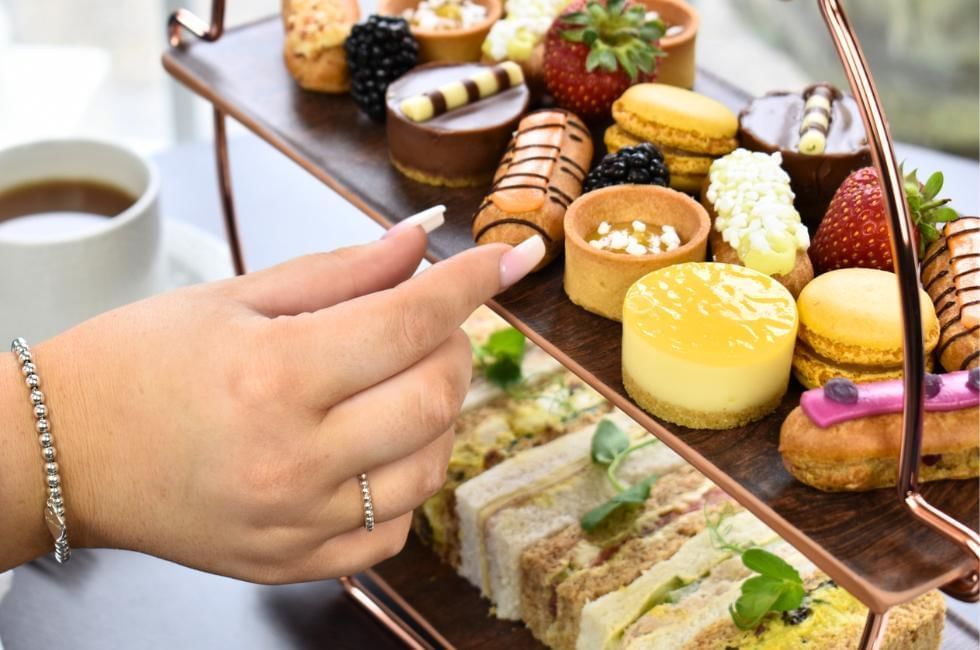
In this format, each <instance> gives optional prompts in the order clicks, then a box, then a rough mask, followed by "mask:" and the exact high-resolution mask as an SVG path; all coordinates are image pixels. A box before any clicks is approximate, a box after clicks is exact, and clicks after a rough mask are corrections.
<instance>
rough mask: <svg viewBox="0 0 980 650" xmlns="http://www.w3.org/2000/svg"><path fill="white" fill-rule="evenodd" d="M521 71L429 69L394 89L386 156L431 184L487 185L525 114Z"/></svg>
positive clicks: (472, 66) (468, 66) (510, 67)
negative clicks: (387, 153) (388, 155)
mask: <svg viewBox="0 0 980 650" xmlns="http://www.w3.org/2000/svg"><path fill="white" fill-rule="evenodd" d="M529 101H530V92H529V91H528V88H527V85H526V84H525V83H524V79H523V75H522V74H521V72H520V67H519V66H517V65H514V64H510V63H509V62H505V63H504V64H501V65H497V66H486V65H481V64H477V63H462V64H446V63H430V64H427V65H422V66H419V67H417V68H415V69H413V70H412V71H410V72H409V73H408V74H406V75H405V76H403V77H401V78H400V79H398V80H397V81H395V82H394V83H392V84H391V85H390V86H389V87H388V93H387V96H386V103H387V110H388V120H387V127H386V128H387V134H388V150H389V154H390V156H391V162H392V164H394V166H395V168H397V169H398V171H400V172H401V173H402V174H404V175H405V176H408V177H409V178H411V179H412V180H415V181H418V182H420V183H427V184H429V185H442V186H448V187H471V186H476V185H482V184H485V183H488V182H489V181H490V180H491V178H492V177H493V173H494V170H496V168H497V162H498V161H499V160H500V156H501V154H502V153H503V151H504V148H505V147H506V146H507V143H508V142H509V141H510V138H511V135H512V134H513V132H514V130H515V129H516V128H517V124H518V122H519V120H520V118H521V115H523V114H524V112H525V111H526V110H527V107H528V102H529Z"/></svg>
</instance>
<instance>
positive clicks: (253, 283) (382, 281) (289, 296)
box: [239, 206, 445, 318]
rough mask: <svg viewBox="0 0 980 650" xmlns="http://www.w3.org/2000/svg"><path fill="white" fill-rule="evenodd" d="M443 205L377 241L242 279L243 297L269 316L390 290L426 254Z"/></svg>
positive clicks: (278, 266)
mask: <svg viewBox="0 0 980 650" xmlns="http://www.w3.org/2000/svg"><path fill="white" fill-rule="evenodd" d="M444 211H445V207H444V206H436V207H435V208H430V209H428V210H426V211H424V212H420V213H419V214H417V215H414V216H412V217H409V218H407V219H405V220H403V221H401V222H400V223H398V224H397V225H396V226H395V227H393V228H392V229H391V230H390V231H388V233H386V234H385V236H384V237H383V238H381V239H379V240H377V241H374V242H371V243H368V244H362V245H359V246H351V247H348V248H339V249H337V250H335V251H331V252H329V253H315V254H312V255H305V256H303V257H298V258H296V259H294V260H290V261H288V262H285V263H283V264H279V265H277V266H273V267H271V268H268V269H264V270H262V271H258V272H256V273H251V274H249V275H247V276H245V277H244V278H242V279H241V287H240V289H241V293H240V294H239V298H240V299H241V300H242V302H244V303H246V304H247V305H249V306H251V307H252V308H253V309H255V310H256V311H258V312H260V313H262V314H264V315H265V316H268V317H270V318H272V317H275V316H295V315H297V314H301V313H305V312H315V311H318V310H320V309H325V308H327V307H332V306H333V305H336V304H338V303H341V302H346V301H347V300H351V299H353V298H357V297H359V296H363V295H367V294H370V293H374V292H376V291H382V290H384V289H390V288H392V287H394V286H396V285H398V284H401V283H402V282H404V281H405V280H407V279H409V278H410V277H412V275H413V274H414V273H415V270H416V269H417V268H418V266H419V263H420V262H421V261H422V257H423V256H424V255H425V248H426V244H427V239H426V233H428V232H431V231H432V230H434V229H435V228H438V227H439V226H440V225H442V223H443V220H444V217H443V213H444Z"/></svg>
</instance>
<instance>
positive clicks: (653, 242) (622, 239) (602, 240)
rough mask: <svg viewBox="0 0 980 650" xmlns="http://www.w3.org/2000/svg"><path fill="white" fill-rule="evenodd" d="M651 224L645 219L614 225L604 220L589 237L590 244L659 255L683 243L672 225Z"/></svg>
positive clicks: (632, 253) (613, 250) (607, 249)
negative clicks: (644, 220) (659, 225)
mask: <svg viewBox="0 0 980 650" xmlns="http://www.w3.org/2000/svg"><path fill="white" fill-rule="evenodd" d="M657 230H658V226H650V225H647V224H646V223H644V222H643V221H639V220H635V221H633V222H632V223H623V224H617V225H615V226H614V225H612V224H611V223H609V222H608V221H603V222H601V223H600V224H599V227H598V228H596V232H595V235H594V236H593V237H591V238H590V239H589V246H591V247H592V248H596V249H598V250H601V251H612V252H614V253H626V254H627V255H658V254H660V253H666V252H668V251H672V250H674V249H675V248H677V247H679V246H680V245H681V238H680V235H678V234H677V230H676V229H675V228H674V227H673V226H670V225H664V226H662V227H659V233H658V232H657Z"/></svg>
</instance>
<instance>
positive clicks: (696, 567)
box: [576, 512, 777, 650]
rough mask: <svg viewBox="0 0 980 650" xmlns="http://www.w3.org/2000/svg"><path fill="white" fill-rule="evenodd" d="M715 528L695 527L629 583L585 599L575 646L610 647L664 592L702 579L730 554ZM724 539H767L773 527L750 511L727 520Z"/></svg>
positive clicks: (750, 541) (734, 541)
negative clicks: (665, 556) (680, 543)
mask: <svg viewBox="0 0 980 650" xmlns="http://www.w3.org/2000/svg"><path fill="white" fill-rule="evenodd" d="M714 532H715V531H713V530H711V529H708V530H704V531H702V532H701V533H698V535H696V536H695V537H693V538H692V539H691V540H690V541H688V542H687V543H685V544H684V545H683V546H682V547H681V548H680V549H679V550H678V551H677V552H676V553H674V555H673V556H672V557H671V558H670V559H669V560H667V561H665V562H660V563H659V564H655V565H654V566H652V567H650V568H649V569H647V570H646V571H644V572H643V573H642V574H641V575H640V577H639V578H637V579H636V580H634V581H633V582H632V583H630V584H629V585H628V586H626V587H624V588H622V589H619V590H617V591H614V592H612V593H609V594H606V595H605V596H602V597H601V598H598V599H596V600H593V601H591V602H589V603H588V604H587V605H586V606H585V607H584V608H583V609H582V622H581V626H580V629H579V636H578V640H577V642H576V647H577V648H579V650H611V649H613V648H617V647H618V646H619V644H620V643H621V641H622V635H623V632H624V631H625V630H626V628H627V627H629V626H630V625H632V624H633V622H634V621H636V620H637V619H638V618H640V616H642V615H643V614H645V613H646V612H647V611H648V610H649V609H651V608H652V607H653V606H655V605H656V604H658V603H660V602H662V601H663V600H664V599H665V598H666V597H667V595H668V594H670V593H671V592H673V591H675V590H677V589H679V588H681V587H683V586H684V585H688V584H691V583H693V582H696V581H697V580H700V579H701V578H703V577H704V576H705V575H707V574H708V573H710V571H711V569H712V568H713V567H715V566H716V565H718V564H721V563H722V562H724V561H725V560H727V559H728V558H730V557H732V555H733V554H734V553H733V552H732V551H731V550H729V549H728V548H722V547H721V545H719V544H718V543H717V539H716V535H715V534H714ZM725 536H726V539H727V540H728V542H729V543H730V544H733V545H737V546H750V545H757V546H758V545H766V544H769V543H771V542H774V541H775V540H776V539H777V536H776V533H774V532H773V531H772V530H770V529H769V528H768V527H767V526H766V525H765V524H763V523H762V522H761V521H759V520H758V519H756V518H755V517H753V516H752V515H751V514H749V513H748V512H739V513H736V514H734V515H732V516H731V517H729V518H728V520H727V530H726V535H725Z"/></svg>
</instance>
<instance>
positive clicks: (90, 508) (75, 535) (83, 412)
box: [25, 330, 109, 550]
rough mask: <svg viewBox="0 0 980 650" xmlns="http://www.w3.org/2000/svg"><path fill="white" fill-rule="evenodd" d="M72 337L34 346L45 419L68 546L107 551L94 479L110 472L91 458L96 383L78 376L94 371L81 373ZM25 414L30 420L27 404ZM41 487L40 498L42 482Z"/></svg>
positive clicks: (38, 468)
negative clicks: (55, 452)
mask: <svg viewBox="0 0 980 650" xmlns="http://www.w3.org/2000/svg"><path fill="white" fill-rule="evenodd" d="M73 332H75V330H69V331H68V332H66V333H63V334H61V335H59V336H56V337H55V338H53V339H49V340H48V341H45V342H44V343H42V344H40V345H37V346H34V347H33V351H34V358H35V364H36V366H37V371H38V374H39V376H40V377H41V382H42V383H41V390H42V391H43V392H44V395H45V403H46V404H47V405H48V408H49V409H50V415H49V416H48V419H49V420H50V422H51V430H52V434H53V436H54V444H55V446H56V447H57V450H58V457H57V461H58V467H59V472H60V474H61V492H62V495H63V498H64V502H65V519H66V522H67V526H68V538H69V541H70V543H71V546H72V547H74V548H82V547H92V546H106V545H108V544H107V543H106V539H107V537H106V536H105V534H104V532H105V531H104V526H103V525H102V524H101V523H100V521H101V519H100V517H99V509H98V504H99V501H98V499H97V497H96V495H95V490H96V486H97V483H98V476H93V475H92V473H93V472H95V473H97V474H99V475H100V476H102V477H103V478H104V477H105V476H106V470H107V469H109V468H108V467H106V465H105V464H103V463H100V461H99V459H98V458H97V457H95V456H94V455H93V451H94V449H93V448H94V447H95V445H94V444H93V440H92V432H93V431H97V430H98V428H97V427H98V425H97V424H96V423H95V421H94V418H95V415H96V413H95V412H94V411H93V409H92V405H91V397H90V394H89V393H90V390H91V388H92V387H93V386H95V385H96V383H97V382H96V381H91V382H87V381H84V380H83V377H86V376H87V375H83V374H82V373H83V372H92V369H83V368H81V367H79V362H78V356H76V354H74V352H73V351H74V345H75V343H74V342H73V340H72V339H73V338H75V337H73ZM26 399H27V398H26V397H25V400H26ZM25 409H27V412H28V416H30V415H31V414H30V409H29V404H28V405H27V406H25ZM33 442H34V444H35V447H39V446H38V440H37V436H33ZM35 452H36V454H35V455H36V456H38V461H37V462H38V466H36V467H34V468H33V469H34V470H35V471H37V472H39V473H43V460H41V459H40V454H41V450H40V448H37V449H36V450H35ZM42 478H43V476H41V475H38V477H37V479H38V481H41V480H42ZM41 487H42V496H44V494H46V493H45V491H44V490H43V487H44V485H43V482H42V483H41ZM51 543H52V540H51V536H50V534H48V539H47V545H48V546H49V547H50V546H51ZM49 550H50V549H49Z"/></svg>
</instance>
